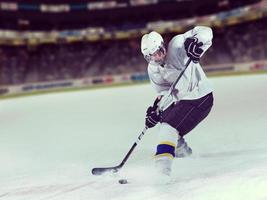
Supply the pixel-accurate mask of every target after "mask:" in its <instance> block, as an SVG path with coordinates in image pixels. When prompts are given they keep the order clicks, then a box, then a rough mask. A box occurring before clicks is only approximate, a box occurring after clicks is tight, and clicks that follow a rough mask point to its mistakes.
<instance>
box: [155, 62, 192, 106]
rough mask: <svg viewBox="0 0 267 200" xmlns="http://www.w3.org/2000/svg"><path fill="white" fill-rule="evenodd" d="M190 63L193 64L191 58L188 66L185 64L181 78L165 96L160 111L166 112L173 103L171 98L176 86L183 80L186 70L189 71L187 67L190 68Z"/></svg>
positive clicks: (179, 77)
mask: <svg viewBox="0 0 267 200" xmlns="http://www.w3.org/2000/svg"><path fill="white" fill-rule="evenodd" d="M190 63H191V59H190V58H189V59H188V60H187V62H186V64H185V68H184V70H183V71H182V72H181V73H180V74H179V76H178V77H177V79H176V80H175V81H174V82H173V84H172V85H171V87H170V89H169V91H168V93H167V94H166V95H164V99H162V100H163V103H160V106H159V110H160V111H164V110H165V109H166V108H167V107H168V106H169V105H170V104H171V103H172V101H170V100H172V99H171V98H170V96H171V95H172V92H173V91H174V89H175V86H176V85H177V83H178V82H179V80H180V79H181V77H182V76H183V74H184V72H185V70H186V69H187V67H188V66H189V64H190Z"/></svg>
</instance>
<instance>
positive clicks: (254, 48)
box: [0, 19, 267, 85]
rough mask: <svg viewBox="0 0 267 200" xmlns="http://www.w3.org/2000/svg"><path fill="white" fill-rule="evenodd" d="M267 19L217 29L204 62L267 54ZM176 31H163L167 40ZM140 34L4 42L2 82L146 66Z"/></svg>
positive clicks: (72, 76) (0, 54)
mask: <svg viewBox="0 0 267 200" xmlns="http://www.w3.org/2000/svg"><path fill="white" fill-rule="evenodd" d="M266 22H267V20H266V19H261V20H259V21H253V22H250V23H244V24H240V25H235V26H229V27H224V28H220V29H215V30H214V39H213V46H212V47H211V48H210V49H209V50H208V51H207V53H206V54H205V56H203V58H202V59H201V63H202V64H203V66H204V67H205V66H208V65H216V64H223V63H242V62H249V61H254V60H263V59H266V58H267V40H266V36H267V27H266V24H267V23H266ZM172 36H174V34H167V35H164V36H163V37H164V38H165V39H166V40H167V41H168V40H169V39H170V38H171V37H172ZM145 71H146V62H145V60H144V58H143V57H142V54H141V52H140V38H137V39H129V40H107V41H97V42H90V43H89V42H79V43H72V44H49V45H40V46H18V47H12V46H0V85H15V84H22V83H29V82H42V81H52V80H63V79H77V78H82V77H91V76H100V75H111V74H123V73H132V72H145Z"/></svg>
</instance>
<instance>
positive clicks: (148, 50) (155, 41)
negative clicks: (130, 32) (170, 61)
mask: <svg viewBox="0 0 267 200" xmlns="http://www.w3.org/2000/svg"><path fill="white" fill-rule="evenodd" d="M157 51H159V52H160V53H161V55H158V56H157V57H158V58H156V60H155V58H153V54H155V53H156V52H157ZM141 52H142V54H143V55H144V58H145V59H146V60H147V61H148V62H150V61H154V62H162V60H163V59H164V58H165V55H166V49H165V47H164V41H163V38H162V36H161V35H160V34H159V33H157V32H155V31H152V32H150V33H148V34H145V35H143V37H142V40H141Z"/></svg>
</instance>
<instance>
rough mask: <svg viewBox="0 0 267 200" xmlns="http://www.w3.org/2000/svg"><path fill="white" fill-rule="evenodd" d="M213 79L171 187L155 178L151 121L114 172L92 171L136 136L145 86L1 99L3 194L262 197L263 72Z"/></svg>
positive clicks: (78, 198)
mask: <svg viewBox="0 0 267 200" xmlns="http://www.w3.org/2000/svg"><path fill="white" fill-rule="evenodd" d="M211 81H212V83H213V85H214V89H215V92H214V96H215V102H214V103H215V104H214V109H213V110H212V112H211V114H210V115H209V116H208V118H207V119H206V120H205V121H204V122H203V123H201V124H200V125H199V126H198V127H197V128H196V129H194V130H193V131H192V132H191V133H190V134H189V135H187V136H186V140H187V142H188V144H189V145H190V146H191V147H192V149H193V156H192V157H190V158H184V159H175V161H174V165H173V174H172V183H171V184H168V185H157V184H154V182H153V180H154V179H155V178H156V177H157V174H156V173H155V172H154V170H153V169H154V168H153V164H154V163H153V154H154V150H155V147H156V141H157V140H156V139H157V131H158V127H155V128H153V129H150V130H148V131H147V133H146V135H145V136H144V137H143V139H142V141H141V142H140V143H139V144H138V146H137V148H136V150H135V151H134V153H133V155H132V156H131V157H130V159H129V161H128V162H127V163H126V165H125V166H124V168H123V169H122V170H121V172H120V174H118V175H114V176H110V175H106V176H103V177H96V176H92V175H91V174H90V170H91V169H92V168H93V167H109V166H114V165H117V164H119V163H120V161H121V160H122V158H123V157H124V156H125V154H126V153H127V151H128V150H129V148H130V147H131V145H132V144H133V142H134V141H135V140H136V137H137V136H138V135H139V134H140V131H142V129H143V123H144V113H145V110H146V108H147V106H148V105H149V104H150V103H151V102H153V99H154V96H155V95H156V94H155V93H154V91H153V90H152V88H151V87H150V85H148V84H147V85H135V86H127V87H120V88H112V89H110V88H107V89H99V90H88V91H78V92H71V93H58V94H49V95H41V96H32V97H25V98H17V99H9V100H2V101H0V142H1V143H0V199H1V200H2V199H4V200H45V199H51V200H63V199H64V200H91V199H96V200H113V199H116V200H120V199H121V200H143V199H146V200H147V199H149V200H150V199H153V200H158V199H160V200H162V199H179V200H195V199H196V200H198V199H201V200H266V199H267V131H266V128H267V100H266V99H267V92H266V91H267V90H266V88H267V75H249V76H238V77H220V78H212V79H211ZM121 178H127V179H128V181H129V184H125V185H121V184H118V180H119V179H121Z"/></svg>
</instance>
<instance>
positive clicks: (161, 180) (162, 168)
mask: <svg viewBox="0 0 267 200" xmlns="http://www.w3.org/2000/svg"><path fill="white" fill-rule="evenodd" d="M171 165H172V159H170V158H165V157H164V158H158V159H157V160H156V161H155V166H156V172H157V174H156V177H155V184H168V183H170V182H171Z"/></svg>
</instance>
